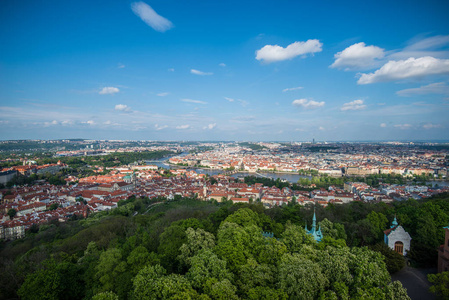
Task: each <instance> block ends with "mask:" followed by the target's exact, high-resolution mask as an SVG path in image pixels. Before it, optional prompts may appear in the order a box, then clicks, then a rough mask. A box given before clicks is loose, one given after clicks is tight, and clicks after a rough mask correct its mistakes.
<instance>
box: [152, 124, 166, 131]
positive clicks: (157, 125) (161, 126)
mask: <svg viewBox="0 0 449 300" xmlns="http://www.w3.org/2000/svg"><path fill="white" fill-rule="evenodd" d="M154 127H155V128H156V130H162V129H165V128H167V127H168V126H167V125H159V124H155V125H154Z"/></svg>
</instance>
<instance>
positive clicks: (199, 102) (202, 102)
mask: <svg viewBox="0 0 449 300" xmlns="http://www.w3.org/2000/svg"><path fill="white" fill-rule="evenodd" d="M181 101H182V102H187V103H195V104H207V102H205V101H201V100H193V99H181Z"/></svg>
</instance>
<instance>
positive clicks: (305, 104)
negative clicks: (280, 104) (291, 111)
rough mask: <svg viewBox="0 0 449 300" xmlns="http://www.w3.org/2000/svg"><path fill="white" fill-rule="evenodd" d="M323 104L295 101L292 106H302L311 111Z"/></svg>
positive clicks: (302, 100) (322, 102)
mask: <svg viewBox="0 0 449 300" xmlns="http://www.w3.org/2000/svg"><path fill="white" fill-rule="evenodd" d="M324 104H325V102H324V101H321V102H317V101H314V100H307V99H296V100H294V101H293V102H292V105H293V106H302V107H304V108H306V109H313V108H318V107H322V106H324Z"/></svg>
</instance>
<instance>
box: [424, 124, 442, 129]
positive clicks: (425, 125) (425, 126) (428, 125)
mask: <svg viewBox="0 0 449 300" xmlns="http://www.w3.org/2000/svg"><path fill="white" fill-rule="evenodd" d="M422 127H423V128H424V129H433V128H443V126H441V125H440V124H432V123H427V124H424V125H423V126H422Z"/></svg>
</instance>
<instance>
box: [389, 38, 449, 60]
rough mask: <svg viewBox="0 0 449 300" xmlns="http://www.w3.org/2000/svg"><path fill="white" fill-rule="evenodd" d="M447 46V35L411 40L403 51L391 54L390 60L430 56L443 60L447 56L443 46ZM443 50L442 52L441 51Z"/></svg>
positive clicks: (448, 40) (448, 39)
mask: <svg viewBox="0 0 449 300" xmlns="http://www.w3.org/2000/svg"><path fill="white" fill-rule="evenodd" d="M448 44H449V35H437V36H432V37H428V38H424V39H420V40H417V41H416V39H415V40H413V41H412V43H411V44H410V45H408V46H407V47H405V48H404V49H403V50H401V51H398V52H395V53H392V54H391V55H390V58H391V59H407V58H409V57H415V58H418V57H423V56H432V57H437V58H445V57H447V56H448V55H449V52H448V51H447V50H444V46H446V45H448ZM441 49H443V50H441Z"/></svg>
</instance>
